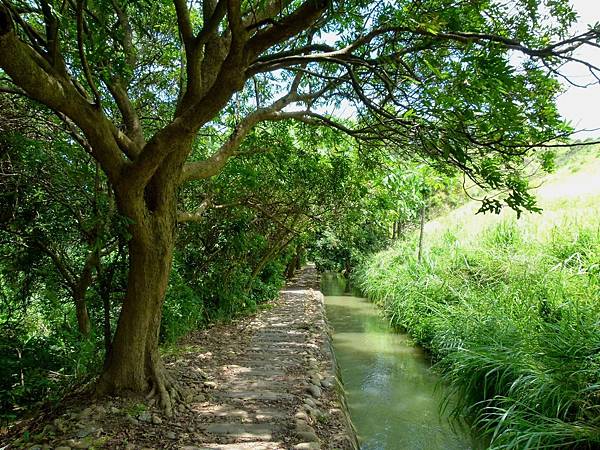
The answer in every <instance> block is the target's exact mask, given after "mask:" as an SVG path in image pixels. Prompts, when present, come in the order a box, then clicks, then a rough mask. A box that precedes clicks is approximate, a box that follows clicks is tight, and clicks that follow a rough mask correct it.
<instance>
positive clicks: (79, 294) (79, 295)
mask: <svg viewBox="0 0 600 450" xmlns="http://www.w3.org/2000/svg"><path fill="white" fill-rule="evenodd" d="M97 266H98V252H97V251H96V250H92V251H91V252H90V254H89V255H88V257H87V258H86V260H85V265H84V266H83V270H82V271H81V275H80V276H79V279H78V280H77V283H76V285H75V286H74V289H73V300H74V302H75V313H76V315H77V325H78V327H79V332H80V333H81V334H82V335H83V336H89V335H90V332H91V330H92V324H91V322H90V316H89V314H88V309H87V304H86V302H85V297H86V294H87V291H88V288H89V287H90V284H92V272H93V270H94V268H95V267H97Z"/></svg>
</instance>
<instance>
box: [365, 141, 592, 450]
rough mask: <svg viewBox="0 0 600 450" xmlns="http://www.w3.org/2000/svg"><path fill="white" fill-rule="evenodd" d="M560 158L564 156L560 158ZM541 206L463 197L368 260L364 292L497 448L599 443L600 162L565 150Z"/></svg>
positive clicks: (543, 189)
mask: <svg viewBox="0 0 600 450" xmlns="http://www.w3.org/2000/svg"><path fill="white" fill-rule="evenodd" d="M561 158H562V159H561ZM558 162H559V164H560V168H559V170H557V172H556V173H554V174H552V175H550V176H546V177H544V178H542V179H539V180H537V181H535V182H539V184H541V186H540V187H539V188H538V189H537V196H538V198H539V203H540V206H541V207H542V208H544V212H543V213H542V214H527V215H524V216H523V217H522V218H521V219H519V220H517V219H516V217H515V214H514V213H512V212H510V211H505V212H503V213H502V214H501V215H499V216H491V215H486V216H483V215H474V213H475V211H476V210H477V205H476V203H474V202H471V203H468V204H466V205H464V206H462V207H461V208H459V209H457V210H455V211H453V212H451V213H450V214H448V215H446V216H444V217H441V218H439V219H438V220H435V221H432V222H430V223H428V224H427V227H426V247H425V248H426V251H425V257H424V259H423V261H422V263H421V264H419V263H417V261H416V238H415V237H411V238H410V239H408V240H406V241H403V242H399V243H397V244H396V245H395V246H394V247H393V248H391V249H389V250H387V251H385V252H382V253H379V254H377V255H375V256H373V257H372V258H370V259H369V260H368V261H367V262H366V263H365V264H364V265H363V266H362V267H361V268H360V270H358V272H357V280H358V282H359V284H360V286H361V287H362V289H363V290H364V291H365V292H366V293H367V295H368V296H369V297H370V298H371V299H372V300H373V301H375V302H377V303H378V304H379V305H380V306H381V307H382V308H383V310H384V311H385V313H386V314H387V316H388V317H389V318H390V321H391V322H392V323H393V324H394V325H396V326H398V327H401V328H403V329H406V330H408V332H410V333H411V335H412V336H413V337H414V339H415V340H416V341H417V342H418V343H419V344H421V345H423V346H424V347H426V348H427V349H429V350H430V352H431V353H432V355H433V356H434V358H435V360H436V361H437V368H438V370H439V371H440V373H442V375H443V377H444V378H445V380H446V381H447V382H448V384H449V386H450V388H451V391H453V392H455V393H456V394H457V397H458V398H459V399H460V401H459V403H458V404H457V405H456V409H455V410H454V413H455V414H456V415H458V416H462V417H464V416H468V417H470V418H472V419H473V422H474V424H475V425H476V427H477V428H478V429H479V430H482V431H483V432H484V433H485V434H487V436H488V437H489V438H490V440H491V448H511V449H524V448H536V449H537V448H582V449H583V448H586V449H587V448H598V447H599V446H600V216H599V214H598V213H599V212H600V211H599V209H600V208H599V206H600V159H599V157H598V149H597V148H592V149H587V150H586V151H583V152H572V153H568V152H564V153H563V154H562V155H560V158H559V159H558Z"/></svg>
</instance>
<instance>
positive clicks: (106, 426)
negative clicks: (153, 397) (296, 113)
mask: <svg viewBox="0 0 600 450" xmlns="http://www.w3.org/2000/svg"><path fill="white" fill-rule="evenodd" d="M318 280H319V278H318V274H317V272H316V270H315V269H314V267H312V266H308V267H306V268H304V269H303V270H301V271H300V273H299V274H298V276H297V277H296V278H295V279H294V280H292V281H291V282H290V283H288V285H287V286H286V287H285V289H283V290H282V291H281V295H280V298H279V299H278V300H276V301H274V302H273V303H272V304H271V305H269V306H268V307H267V308H266V309H264V310H263V311H261V312H260V313H258V314H257V315H255V316H253V317H245V318H243V319H240V320H239V321H236V322H234V323H230V324H227V325H223V326H215V327H212V328H210V329H207V330H203V331H201V332H197V333H194V334H192V335H191V336H188V337H187V338H186V339H185V340H184V341H183V342H182V343H181V345H180V347H179V349H178V351H177V354H176V355H173V356H170V357H167V359H166V364H167V367H168V368H169V370H170V371H172V372H173V373H174V375H176V377H177V378H178V379H179V380H180V381H181V382H182V383H183V384H184V385H185V386H186V388H187V390H188V391H189V392H190V395H189V397H188V401H187V403H186V404H185V405H179V407H178V408H177V412H176V414H175V416H174V417H172V418H167V417H165V416H163V415H161V413H160V411H159V410H158V409H156V410H155V409H154V408H152V407H148V406H146V405H143V404H136V403H132V402H131V401H130V400H129V401H128V400H126V399H110V400H107V401H103V402H101V403H96V404H93V405H91V406H89V407H87V408H85V409H83V410H81V409H80V410H77V409H76V408H74V410H71V411H69V412H66V413H64V414H62V415H60V416H58V417H56V418H55V419H54V420H53V421H52V422H51V423H47V424H46V425H45V426H44V427H43V428H41V427H39V428H40V429H42V430H43V432H37V433H36V432H32V433H31V435H30V436H29V439H28V442H27V443H24V442H23V443H14V444H16V445H15V447H16V448H19V447H24V448H38V449H51V448H53V449H56V450H68V449H73V448H115V449H128V450H133V449H146V450H148V449H181V450H199V449H253V450H261V449H263V450H270V449H333V448H339V449H354V448H357V445H356V438H355V435H354V432H353V430H352V426H351V424H350V423H349V419H348V416H347V412H346V409H345V408H344V406H343V405H344V399H343V394H342V390H341V387H340V385H339V382H338V381H337V378H336V368H335V362H334V358H333V354H332V352H331V343H330V338H329V335H328V329H327V324H326V321H325V316H324V314H325V312H324V306H323V295H322V294H321V293H320V292H319V291H318V290H317V289H318ZM38 425H39V424H38ZM41 425H43V424H41ZM9 448H10V447H9Z"/></svg>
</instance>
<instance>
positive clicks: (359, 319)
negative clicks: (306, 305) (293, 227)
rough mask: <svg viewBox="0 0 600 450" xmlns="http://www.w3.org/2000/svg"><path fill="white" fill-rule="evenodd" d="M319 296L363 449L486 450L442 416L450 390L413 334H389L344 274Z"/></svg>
mask: <svg viewBox="0 0 600 450" xmlns="http://www.w3.org/2000/svg"><path fill="white" fill-rule="evenodd" d="M321 290H322V292H323V294H324V295H325V305H326V310H327V318H328V320H329V322H330V324H331V326H332V327H333V346H334V350H335V354H336V359H337V361H338V364H339V366H340V371H341V375H342V379H343V382H344V387H345V390H346V397H347V401H348V404H349V407H350V415H351V418H352V422H353V423H354V426H355V427H356V429H357V431H358V434H359V438H360V442H361V449H362V450H383V449H385V450H394V449H402V450H417V449H423V450H425V449H427V450H436V449H440V450H441V449H443V450H453V449H461V450H462V449H477V448H481V446H480V445H478V444H477V443H476V442H475V441H474V440H473V439H472V438H471V437H470V435H469V432H468V431H466V430H465V429H464V427H462V426H459V425H458V424H455V423H450V422H449V420H448V417H447V415H446V414H444V413H443V412H442V411H441V407H440V406H441V405H442V403H443V401H444V392H443V390H444V387H443V385H440V384H439V378H438V376H437V375H436V374H435V373H434V372H433V371H432V370H431V363H430V361H429V360H428V358H427V355H426V354H425V353H424V351H423V350H422V349H421V348H419V347H418V346H416V345H415V344H414V343H413V342H412V341H411V339H410V337H409V336H408V335H406V334H403V333H398V332H395V331H394V330H393V329H391V327H390V326H389V325H388V324H387V322H386V320H385V319H384V318H382V317H381V316H380V314H379V311H378V309H377V307H376V306H375V305H373V304H372V303H370V302H369V301H368V300H366V299H364V298H361V297H359V296H358V295H353V294H357V293H350V292H347V291H346V280H345V279H344V278H343V277H342V276H341V275H339V274H333V273H325V274H323V276H322V281H321Z"/></svg>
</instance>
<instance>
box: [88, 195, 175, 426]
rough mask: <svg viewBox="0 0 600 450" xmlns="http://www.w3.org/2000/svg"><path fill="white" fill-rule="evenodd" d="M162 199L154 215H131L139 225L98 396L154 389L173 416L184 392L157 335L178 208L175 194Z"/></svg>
mask: <svg viewBox="0 0 600 450" xmlns="http://www.w3.org/2000/svg"><path fill="white" fill-rule="evenodd" d="M167 191H170V189H167ZM163 193H164V192H163ZM149 197H152V198H153V199H151V200H150V204H156V203H155V202H156V199H157V197H156V196H154V195H152V193H150V194H148V193H146V199H145V200H142V201H141V202H140V201H137V202H134V203H136V204H137V205H136V206H137V207H138V208H139V207H140V203H142V204H144V205H145V204H146V202H147V201H148V199H149ZM158 197H159V198H161V200H162V201H163V202H162V203H161V204H160V206H159V207H158V208H156V209H154V210H153V211H152V210H148V209H147V208H145V206H144V207H142V208H141V209H142V211H139V210H138V211H136V214H128V215H129V217H132V216H133V217H132V218H133V220H134V221H135V223H134V224H132V226H131V227H130V230H131V233H132V237H131V240H130V241H129V244H128V249H129V276H128V282H127V292H126V295H125V299H124V301H123V308H122V310H121V314H120V316H119V322H118V325H117V329H116V332H115V336H114V339H113V342H112V346H111V349H110V352H109V353H108V355H107V360H106V365H105V370H104V372H103V374H102V376H101V377H100V380H99V382H98V385H97V388H96V392H97V394H99V395H104V394H109V393H111V394H127V393H132V394H138V395H139V394H140V393H144V392H148V391H151V394H150V395H154V394H156V395H157V396H158V397H159V400H160V403H161V406H162V407H163V408H164V409H165V411H166V413H167V414H168V415H171V414H172V407H173V402H174V401H175V400H178V396H179V393H178V391H177V389H176V386H175V385H174V383H173V382H172V380H171V379H170V378H169V376H168V374H167V373H166V371H165V368H164V365H163V364H162V361H161V358H160V354H159V350H158V337H159V330H160V321H161V317H162V306H163V302H164V298H165V292H166V289H167V285H168V281H169V274H170V272H171V265H172V260H173V248H174V225H175V214H176V208H175V195H174V192H167V193H166V195H164V196H163V195H159V196H158ZM130 206H131V205H127V206H126V207H124V208H121V205H120V209H124V210H125V211H124V212H126V213H127V210H128V209H130ZM134 209H136V208H135V207H134Z"/></svg>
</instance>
